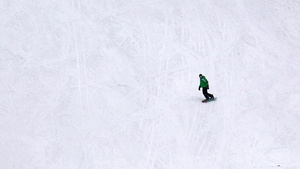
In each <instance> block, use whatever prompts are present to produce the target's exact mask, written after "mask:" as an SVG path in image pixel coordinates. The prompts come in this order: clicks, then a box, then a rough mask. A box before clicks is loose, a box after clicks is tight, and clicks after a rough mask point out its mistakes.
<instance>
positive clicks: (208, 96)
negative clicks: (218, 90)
mask: <svg viewBox="0 0 300 169" xmlns="http://www.w3.org/2000/svg"><path fill="white" fill-rule="evenodd" d="M207 89H208V88H207V87H204V88H203V89H202V91H203V95H204V97H205V98H206V99H209V98H212V97H213V95H212V94H210V93H207Z"/></svg>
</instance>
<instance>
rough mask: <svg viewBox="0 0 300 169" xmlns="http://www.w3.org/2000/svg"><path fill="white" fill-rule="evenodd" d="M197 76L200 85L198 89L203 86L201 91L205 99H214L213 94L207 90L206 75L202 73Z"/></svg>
mask: <svg viewBox="0 0 300 169" xmlns="http://www.w3.org/2000/svg"><path fill="white" fill-rule="evenodd" d="M199 78H200V85H199V88H198V90H199V91H200V89H201V87H202V88H203V89H202V92H203V95H204V97H205V98H206V100H210V99H211V100H212V99H214V95H212V94H210V93H208V92H207V90H208V89H209V84H208V81H207V79H206V77H205V76H203V75H202V74H199Z"/></svg>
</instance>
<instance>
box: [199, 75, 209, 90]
mask: <svg viewBox="0 0 300 169" xmlns="http://www.w3.org/2000/svg"><path fill="white" fill-rule="evenodd" d="M199 87H202V88H204V87H207V88H208V81H207V79H206V77H205V76H202V77H201V78H200V86H199Z"/></svg>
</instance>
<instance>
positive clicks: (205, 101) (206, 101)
mask: <svg viewBox="0 0 300 169" xmlns="http://www.w3.org/2000/svg"><path fill="white" fill-rule="evenodd" d="M216 100H217V98H216V97H215V98H214V99H209V100H206V99H205V100H202V103H208V102H211V101H216Z"/></svg>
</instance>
